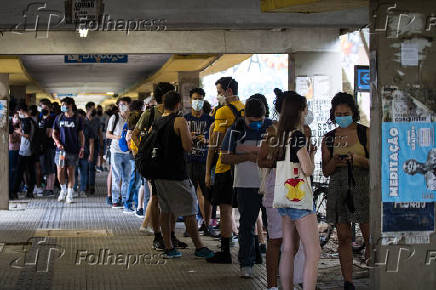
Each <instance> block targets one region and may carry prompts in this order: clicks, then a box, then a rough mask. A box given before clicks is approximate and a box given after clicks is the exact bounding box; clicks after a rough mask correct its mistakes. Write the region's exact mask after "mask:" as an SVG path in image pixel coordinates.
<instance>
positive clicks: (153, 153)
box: [139, 91, 213, 259]
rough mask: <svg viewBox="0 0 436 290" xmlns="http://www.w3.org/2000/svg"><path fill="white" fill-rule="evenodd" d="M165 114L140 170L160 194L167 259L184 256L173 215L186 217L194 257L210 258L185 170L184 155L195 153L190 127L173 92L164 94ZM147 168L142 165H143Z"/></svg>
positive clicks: (149, 140)
mask: <svg viewBox="0 0 436 290" xmlns="http://www.w3.org/2000/svg"><path fill="white" fill-rule="evenodd" d="M163 100H164V113H163V114H162V117H161V118H160V119H159V120H158V121H157V122H156V123H155V124H154V126H153V128H152V132H151V134H150V136H148V137H147V138H146V140H145V141H144V147H143V148H144V150H143V151H142V152H143V154H144V156H142V158H144V159H143V160H148V162H147V166H141V167H140V168H139V169H140V171H141V172H142V173H143V175H144V177H146V178H149V177H152V178H153V179H154V183H155V186H156V189H157V191H158V195H159V207H160V210H161V214H160V220H161V223H162V224H161V228H162V234H163V238H164V244H165V256H164V257H165V258H168V259H170V258H178V257H180V256H181V255H182V254H181V253H180V252H178V251H177V250H176V249H175V248H176V247H177V245H174V244H173V240H174V238H175V235H174V231H173V225H174V216H183V217H184V221H185V226H186V231H187V232H188V233H189V235H190V236H191V238H192V241H193V243H194V245H195V248H196V250H195V253H194V254H195V256H197V257H201V258H209V257H212V256H213V252H212V251H211V250H209V249H208V248H207V247H204V245H203V243H202V242H201V240H200V236H199V234H198V229H197V221H196V219H195V215H196V214H197V212H198V206H197V195H196V193H195V189H194V187H193V185H192V182H191V180H190V179H189V177H188V174H187V170H186V160H185V152H191V151H192V137H191V132H190V131H189V129H188V124H187V122H186V120H185V118H183V117H182V116H181V115H180V110H181V106H182V99H181V96H180V94H178V93H176V92H174V91H170V92H168V93H167V94H165V95H164V98H163ZM140 164H141V165H144V164H143V163H140Z"/></svg>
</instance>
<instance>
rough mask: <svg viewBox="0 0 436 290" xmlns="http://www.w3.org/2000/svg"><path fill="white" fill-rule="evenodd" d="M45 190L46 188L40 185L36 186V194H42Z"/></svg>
mask: <svg viewBox="0 0 436 290" xmlns="http://www.w3.org/2000/svg"><path fill="white" fill-rule="evenodd" d="M43 192H44V190H43V189H42V187H38V188H36V194H37V195H40V194H42V193H43Z"/></svg>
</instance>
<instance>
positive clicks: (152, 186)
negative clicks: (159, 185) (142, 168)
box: [149, 180, 157, 196]
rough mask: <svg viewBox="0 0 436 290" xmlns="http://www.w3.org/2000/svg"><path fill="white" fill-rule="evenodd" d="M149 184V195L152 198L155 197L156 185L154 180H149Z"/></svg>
mask: <svg viewBox="0 0 436 290" xmlns="http://www.w3.org/2000/svg"><path fill="white" fill-rule="evenodd" d="M149 181H150V183H151V195H152V196H157V189H156V184H155V183H154V180H149Z"/></svg>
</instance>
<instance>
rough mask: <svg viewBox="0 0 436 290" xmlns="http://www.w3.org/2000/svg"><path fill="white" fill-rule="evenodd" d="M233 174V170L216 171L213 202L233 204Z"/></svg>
mask: <svg viewBox="0 0 436 290" xmlns="http://www.w3.org/2000/svg"><path fill="white" fill-rule="evenodd" d="M233 197H234V191H233V176H232V173H231V170H229V171H227V172H225V173H215V184H214V190H213V197H212V199H213V204H214V205H215V204H216V205H219V204H229V205H232V206H233Z"/></svg>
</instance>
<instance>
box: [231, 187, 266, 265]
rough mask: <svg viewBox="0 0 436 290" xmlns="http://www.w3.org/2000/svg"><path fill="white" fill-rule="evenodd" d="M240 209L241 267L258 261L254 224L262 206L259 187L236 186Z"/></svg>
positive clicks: (239, 255)
mask: <svg viewBox="0 0 436 290" xmlns="http://www.w3.org/2000/svg"><path fill="white" fill-rule="evenodd" d="M236 193H237V198H238V209H239V214H240V218H239V253H238V259H239V264H240V266H241V267H253V265H254V263H255V261H256V252H255V244H254V242H255V238H254V236H255V233H254V228H255V227H254V226H255V224H256V220H257V217H258V216H259V211H260V207H261V206H262V195H260V194H259V188H236Z"/></svg>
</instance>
